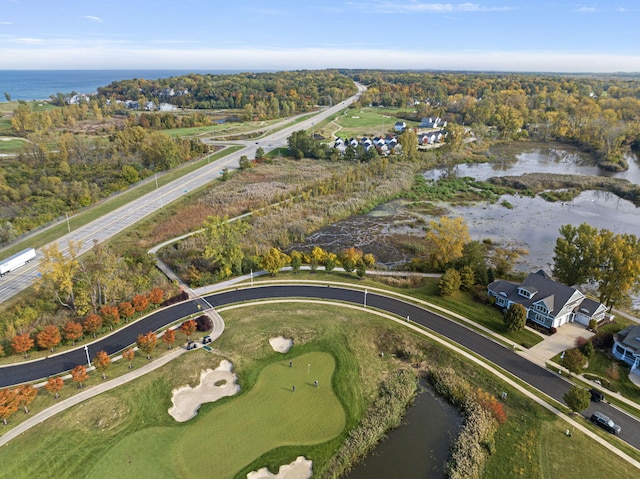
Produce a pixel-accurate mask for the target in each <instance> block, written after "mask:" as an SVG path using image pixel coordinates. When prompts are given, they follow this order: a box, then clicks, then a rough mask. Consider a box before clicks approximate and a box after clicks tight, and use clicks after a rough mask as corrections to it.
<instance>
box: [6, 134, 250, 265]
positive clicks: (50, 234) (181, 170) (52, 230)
mask: <svg viewBox="0 0 640 479" xmlns="http://www.w3.org/2000/svg"><path fill="white" fill-rule="evenodd" d="M240 149H242V147H241V146H232V147H228V148H225V149H223V150H221V151H218V152H216V153H215V154H213V155H211V156H210V157H204V158H201V159H199V160H197V161H194V162H191V163H187V164H185V165H182V166H181V167H178V168H176V169H174V170H171V171H169V172H167V173H165V174H162V175H158V186H164V185H166V184H167V183H170V182H172V181H174V180H177V179H178V178H181V177H182V176H184V175H186V174H188V173H191V172H192V171H194V170H197V169H199V168H202V167H203V166H205V165H206V164H207V163H209V162H211V161H215V160H218V159H220V158H222V157H224V156H227V155H229V154H231V153H233V152H234V151H238V150H240ZM154 189H156V185H155V181H154V178H153V177H151V178H148V179H147V181H146V182H145V183H142V184H141V185H139V186H137V187H135V188H132V189H129V190H126V191H125V192H123V193H120V194H117V195H115V196H113V197H111V198H108V199H106V200H104V201H102V202H100V203H98V204H96V205H94V206H92V207H90V208H88V209H86V210H83V211H81V212H79V213H77V214H75V215H73V216H70V217H69V226H70V228H71V229H72V230H74V229H76V228H79V227H81V226H84V225H86V224H88V223H90V222H91V221H93V220H95V219H98V218H100V217H102V216H103V215H105V214H107V213H110V212H112V211H114V210H116V209H118V208H120V207H121V206H125V205H127V204H129V203H131V202H133V201H134V200H136V199H138V198H140V197H141V196H143V195H145V194H147V193H149V192H151V191H153V190H154ZM67 232H68V230H67V223H66V221H61V222H59V223H58V224H55V225H53V226H51V227H49V228H46V229H44V230H42V231H41V232H39V233H36V234H34V235H32V236H30V237H29V238H26V239H24V240H22V241H20V242H19V243H15V244H13V245H11V246H10V247H7V248H5V249H3V250H2V256H3V257H5V256H10V255H12V254H14V253H17V252H18V251H21V250H23V249H25V248H28V247H32V248H39V247H41V246H43V245H46V244H48V243H50V242H52V241H55V240H57V239H58V238H60V237H61V236H64V235H65V234H67Z"/></svg>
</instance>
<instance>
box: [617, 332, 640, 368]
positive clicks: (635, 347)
mask: <svg viewBox="0 0 640 479" xmlns="http://www.w3.org/2000/svg"><path fill="white" fill-rule="evenodd" d="M611 353H612V354H613V357H614V358H616V359H618V360H620V361H624V362H625V363H627V364H628V365H629V366H631V372H632V373H633V372H636V370H637V369H638V367H640V326H639V325H633V324H632V325H631V326H627V327H626V328H624V329H623V330H622V331H619V332H617V333H616V334H614V335H613V347H612V348H611Z"/></svg>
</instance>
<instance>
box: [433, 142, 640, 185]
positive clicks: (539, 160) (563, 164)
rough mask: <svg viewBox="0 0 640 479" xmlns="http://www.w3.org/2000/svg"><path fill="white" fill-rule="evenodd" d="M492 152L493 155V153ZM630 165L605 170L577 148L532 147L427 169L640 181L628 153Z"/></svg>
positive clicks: (450, 174)
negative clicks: (507, 155) (509, 155)
mask: <svg viewBox="0 0 640 479" xmlns="http://www.w3.org/2000/svg"><path fill="white" fill-rule="evenodd" d="M490 156H491V155H490ZM626 159H627V162H628V163H629V169H628V170H627V171H622V172H610V171H604V170H602V169H600V168H599V167H598V166H596V164H595V162H594V160H593V158H592V157H591V156H589V155H588V154H586V153H582V152H580V151H577V150H567V149H562V148H560V147H549V148H532V149H527V150H525V151H522V152H521V153H519V154H517V155H515V157H514V158H511V159H509V158H504V157H502V156H495V157H493V160H492V161H490V162H487V163H463V164H460V165H454V166H448V167H441V168H434V169H432V170H428V171H426V172H425V173H424V177H425V179H428V180H439V179H440V178H461V177H465V176H471V177H473V178H475V179H476V180H479V181H484V180H487V179H489V178H491V177H493V176H505V175H508V176H520V175H523V174H525V173H555V174H565V175H585V176H607V177H614V178H624V179H627V180H629V181H631V182H632V183H636V184H640V167H639V166H638V161H637V158H636V157H635V155H628V156H627V158H626Z"/></svg>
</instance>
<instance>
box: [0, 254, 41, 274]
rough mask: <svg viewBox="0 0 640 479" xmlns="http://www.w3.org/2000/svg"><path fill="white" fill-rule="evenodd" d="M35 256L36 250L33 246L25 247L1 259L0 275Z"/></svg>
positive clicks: (22, 264)
mask: <svg viewBox="0 0 640 479" xmlns="http://www.w3.org/2000/svg"><path fill="white" fill-rule="evenodd" d="M35 257H36V250H35V249H33V248H27V249H25V250H23V251H20V252H19V253H16V254H14V255H13V256H10V257H9V258H7V259H5V260H2V263H0V276H4V275H5V274H7V273H9V272H10V271H13V270H14V269H17V268H19V267H20V266H24V265H25V264H27V263H28V262H29V261H31V260H32V259H34V258H35Z"/></svg>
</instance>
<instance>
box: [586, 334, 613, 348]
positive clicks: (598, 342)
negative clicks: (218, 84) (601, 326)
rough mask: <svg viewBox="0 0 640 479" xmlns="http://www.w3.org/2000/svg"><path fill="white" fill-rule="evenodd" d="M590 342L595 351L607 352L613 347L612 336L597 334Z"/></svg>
mask: <svg viewBox="0 0 640 479" xmlns="http://www.w3.org/2000/svg"><path fill="white" fill-rule="evenodd" d="M591 342H592V343H593V347H594V348H595V349H598V350H600V351H605V352H609V351H610V350H611V348H612V347H613V334H610V333H598V334H596V335H595V336H594V337H593V338H592V339H591Z"/></svg>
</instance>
